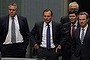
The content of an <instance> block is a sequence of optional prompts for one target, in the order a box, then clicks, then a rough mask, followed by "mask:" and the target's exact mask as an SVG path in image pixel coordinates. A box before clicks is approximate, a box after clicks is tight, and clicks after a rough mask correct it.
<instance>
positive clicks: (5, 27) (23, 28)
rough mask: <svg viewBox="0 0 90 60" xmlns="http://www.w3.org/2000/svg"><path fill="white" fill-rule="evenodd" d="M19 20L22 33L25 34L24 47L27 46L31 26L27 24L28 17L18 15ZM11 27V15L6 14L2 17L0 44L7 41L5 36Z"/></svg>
mask: <svg viewBox="0 0 90 60" xmlns="http://www.w3.org/2000/svg"><path fill="white" fill-rule="evenodd" d="M18 22H19V27H20V33H21V35H22V36H23V40H24V44H23V47H25V48H26V47H27V45H28V41H29V28H28V24H27V19H26V18H25V17H22V16H18ZM8 27H9V16H4V17H1V18H0V44H1V45H2V44H3V43H4V42H5V38H6V36H7V33H8Z"/></svg>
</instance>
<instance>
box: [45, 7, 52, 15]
mask: <svg viewBox="0 0 90 60" xmlns="http://www.w3.org/2000/svg"><path fill="white" fill-rule="evenodd" d="M48 11H50V12H51V16H53V12H52V10H51V9H49V8H47V9H45V10H44V11H43V15H44V12H48Z"/></svg>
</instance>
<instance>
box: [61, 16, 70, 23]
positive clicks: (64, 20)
mask: <svg viewBox="0 0 90 60" xmlns="http://www.w3.org/2000/svg"><path fill="white" fill-rule="evenodd" d="M60 22H61V24H64V23H67V22H70V20H69V16H68V15H67V16H63V17H61V20H60Z"/></svg>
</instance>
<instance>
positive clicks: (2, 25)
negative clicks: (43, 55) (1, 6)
mask: <svg viewBox="0 0 90 60" xmlns="http://www.w3.org/2000/svg"><path fill="white" fill-rule="evenodd" d="M17 9H18V8H17V4H16V3H11V4H10V5H9V6H8V13H9V14H8V15H7V16H4V17H1V18H0V43H1V55H2V57H14V58H24V57H25V54H26V48H27V45H28V41H29V28H28V23H27V19H26V17H22V16H19V15H17Z"/></svg>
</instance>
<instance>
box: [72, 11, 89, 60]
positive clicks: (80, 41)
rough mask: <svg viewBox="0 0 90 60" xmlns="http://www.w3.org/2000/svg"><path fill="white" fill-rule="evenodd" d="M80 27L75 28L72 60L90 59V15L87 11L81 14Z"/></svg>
mask: <svg viewBox="0 0 90 60" xmlns="http://www.w3.org/2000/svg"><path fill="white" fill-rule="evenodd" d="M78 18H79V24H80V28H78V29H77V30H75V35H74V42H73V43H74V45H72V46H73V48H74V50H73V52H74V53H73V55H72V60H90V26H89V25H88V20H89V15H88V13H86V12H80V14H79V17H78Z"/></svg>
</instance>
